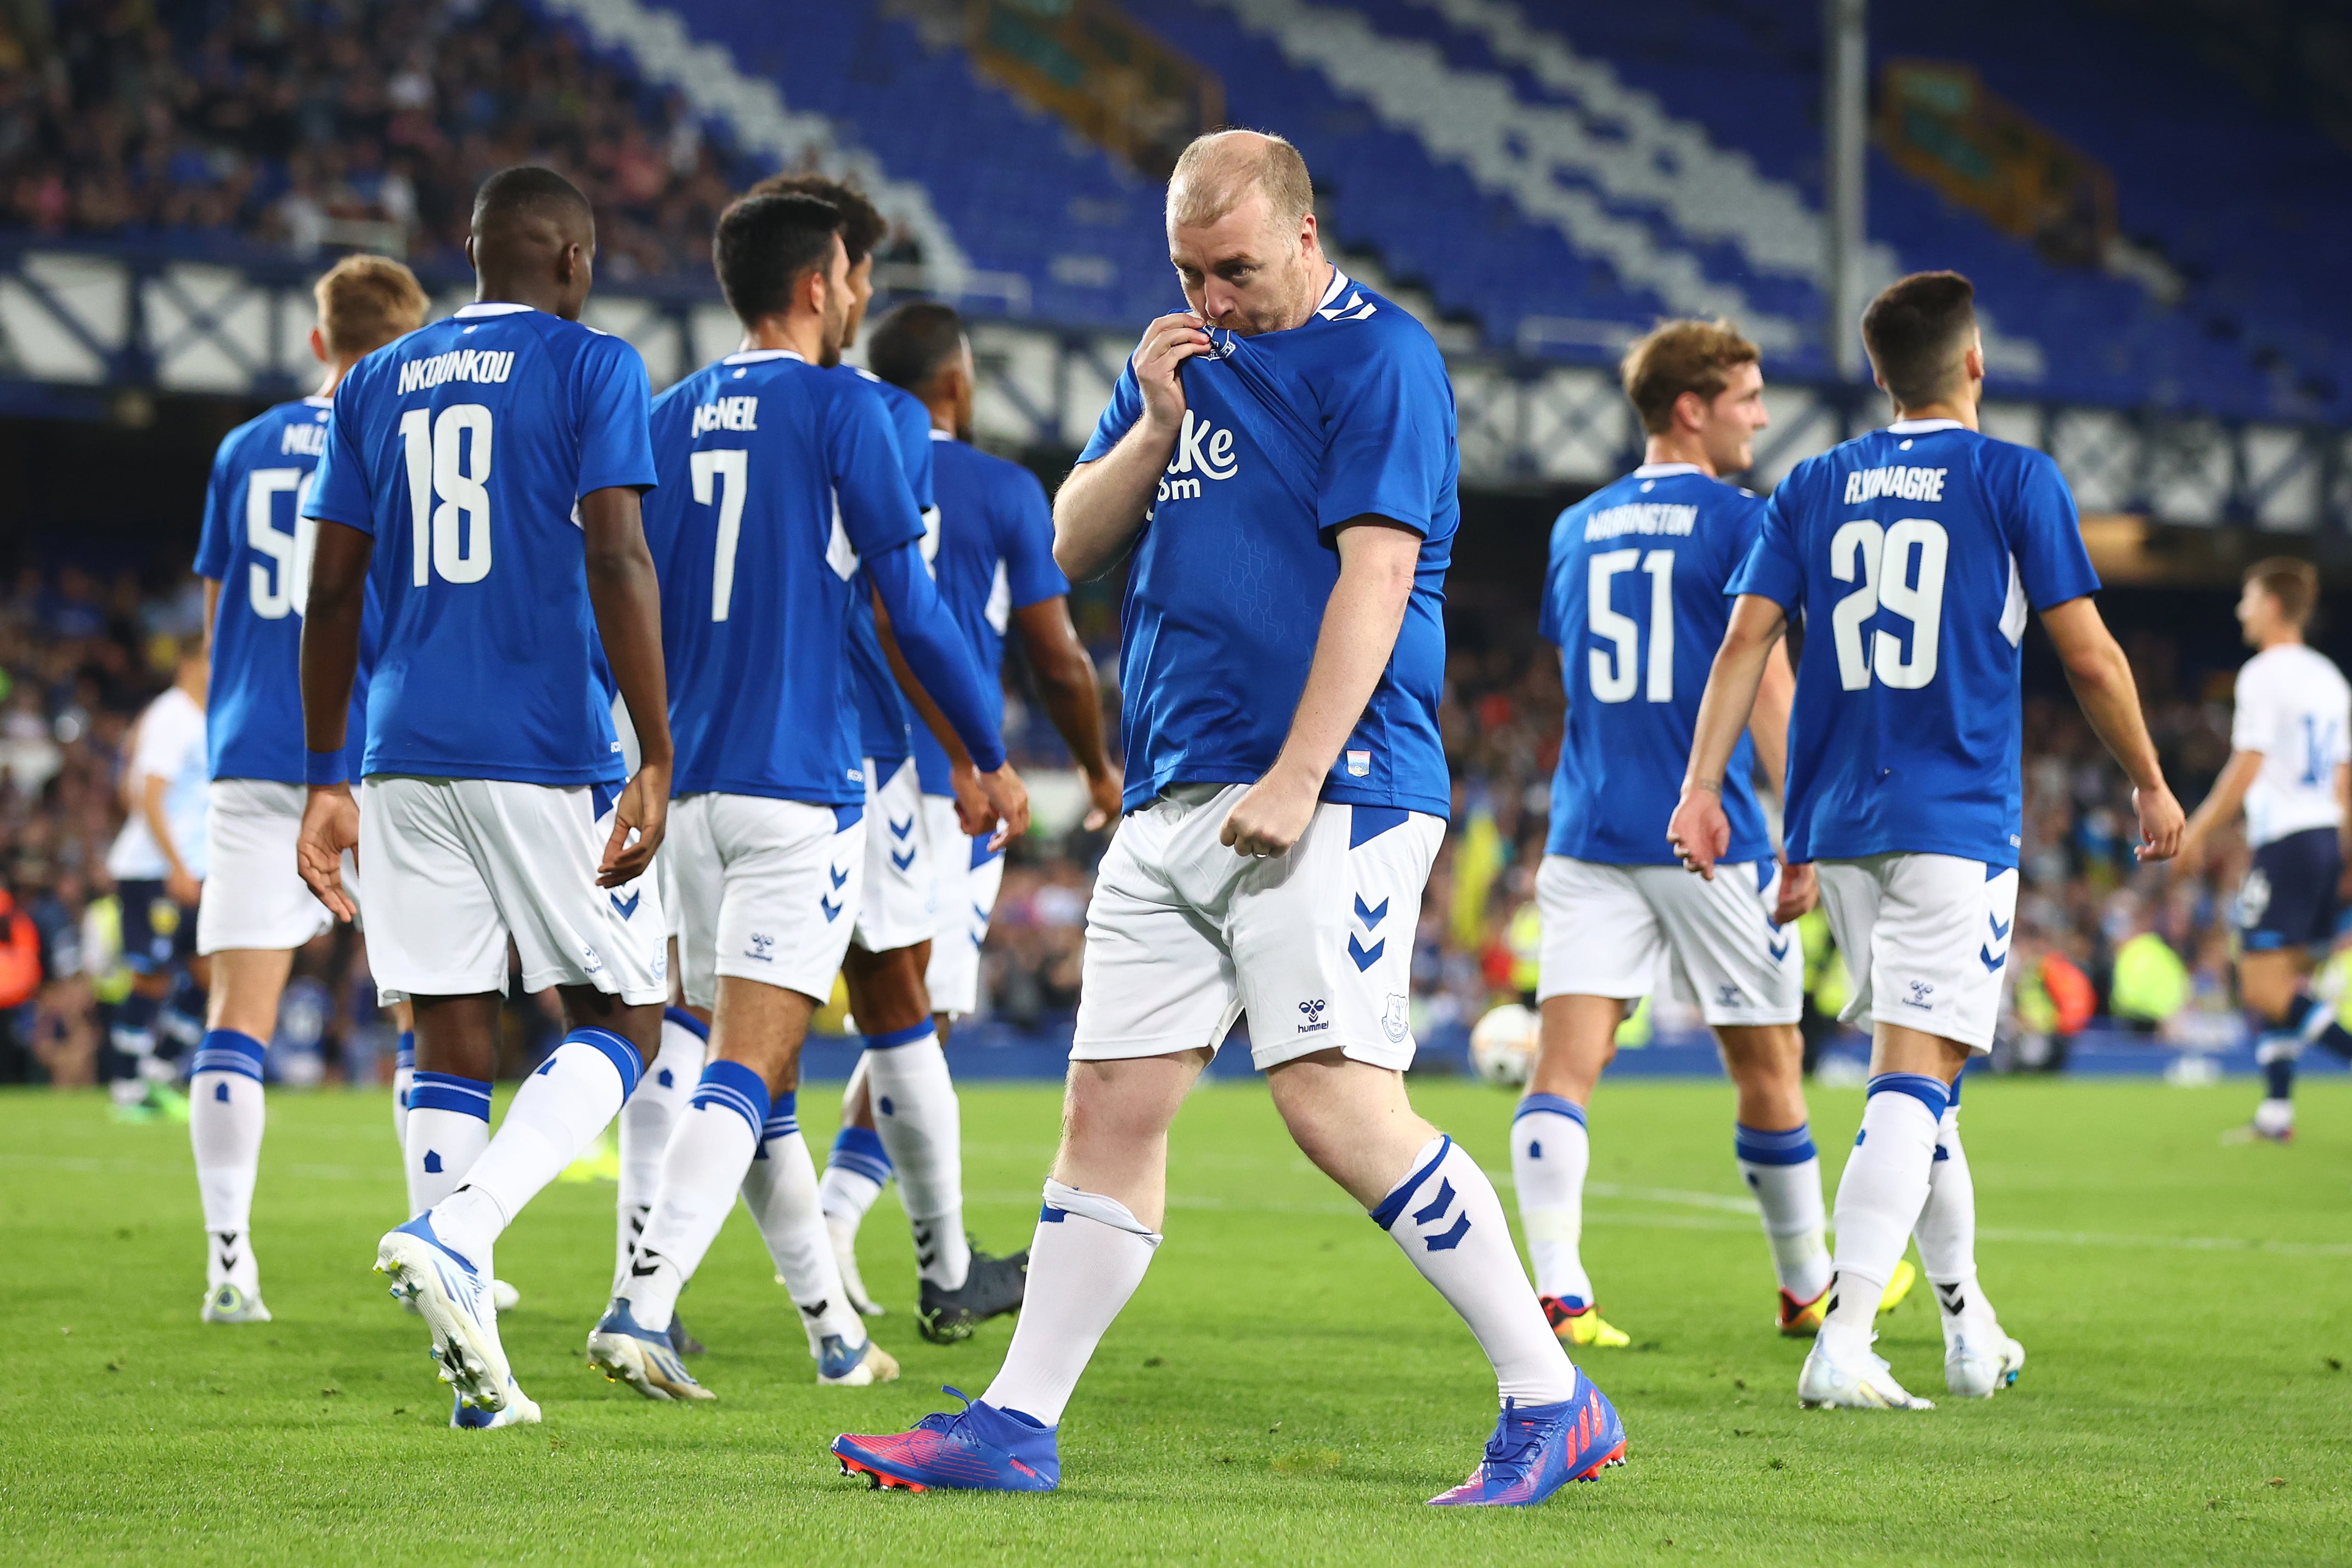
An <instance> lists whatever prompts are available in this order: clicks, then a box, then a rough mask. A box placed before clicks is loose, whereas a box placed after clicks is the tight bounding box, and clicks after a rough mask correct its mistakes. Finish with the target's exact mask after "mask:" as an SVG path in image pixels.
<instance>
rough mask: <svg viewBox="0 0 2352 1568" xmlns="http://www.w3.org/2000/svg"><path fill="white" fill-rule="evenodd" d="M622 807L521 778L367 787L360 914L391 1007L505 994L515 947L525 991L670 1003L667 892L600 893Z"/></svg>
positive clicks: (398, 780)
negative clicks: (599, 875) (563, 988)
mask: <svg viewBox="0 0 2352 1568" xmlns="http://www.w3.org/2000/svg"><path fill="white" fill-rule="evenodd" d="M617 795H618V790H617V788H616V787H614V786H604V787H603V788H592V787H591V786H589V785H586V784H575V785H570V786H565V785H559V784H519V783H516V782H514V781H512V780H509V779H428V778H411V777H407V776H404V775H385V774H378V775H374V776H372V777H370V778H369V779H367V780H366V781H365V782H364V783H363V784H362V785H361V786H360V864H361V865H362V866H364V867H366V868H367V880H366V881H365V883H364V884H362V891H361V895H360V908H361V910H362V913H363V914H364V915H365V917H366V920H367V932H368V967H369V968H370V969H372V970H373V971H374V973H375V979H376V986H377V989H378V991H379V992H380V994H382V996H383V1000H384V1001H386V1002H404V1001H406V1000H408V999H409V998H410V997H412V996H465V995H472V994H476V993H478V992H484V991H504V990H505V989H506V984H507V942H508V940H509V938H511V939H512V940H513V942H514V945H515V950H516V952H519V953H520V954H521V956H522V984H523V989H524V990H526V991H539V990H543V989H544V988H546V987H547V986H550V985H593V986H594V987H595V988H596V989H597V990H599V991H603V992H605V993H607V994H614V993H617V994H619V996H620V997H621V999H622V1000H623V1001H624V1002H627V1003H630V1004H632V1005H640V1004H644V1003H649V1002H664V1001H667V1000H668V998H669V975H668V961H669V955H668V952H667V944H666V943H665V942H664V940H663V938H664V935H665V928H664V924H663V921H662V909H661V890H660V886H659V883H660V879H659V878H657V877H655V876H653V875H651V874H647V875H646V876H642V877H639V878H638V879H636V880H635V881H634V882H628V883H625V884H624V885H622V886H620V887H618V888H600V887H598V886H597V885H596V865H597V862H598V861H599V860H600V859H602V858H603V857H604V841H605V839H606V838H607V837H609V836H610V835H611V833H612V830H613V816H612V802H613V800H614V798H616V797H617ZM600 805H601V806H602V807H603V809H602V810H601V811H600V810H599V809H598V807H599V806H600Z"/></svg>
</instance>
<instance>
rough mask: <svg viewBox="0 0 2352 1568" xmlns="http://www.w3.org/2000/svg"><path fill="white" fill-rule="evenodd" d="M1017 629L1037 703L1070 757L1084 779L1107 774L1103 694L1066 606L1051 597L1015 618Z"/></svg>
mask: <svg viewBox="0 0 2352 1568" xmlns="http://www.w3.org/2000/svg"><path fill="white" fill-rule="evenodd" d="M1013 617H1014V618H1015V619H1016V620H1018V621H1019V622H1020V624H1021V645H1022V647H1023V649H1024V651H1025V652H1026V653H1027V654H1028V655H1029V668H1030V669H1031V671H1032V672H1034V674H1035V676H1036V677H1037V699H1038V700H1039V701H1041V702H1043V703H1044V704H1045V716H1046V717H1047V718H1049V719H1051V720H1052V721H1053V723H1054V729H1055V732H1056V733H1058V734H1059V735H1060V736H1061V737H1062V743H1063V744H1064V745H1066V746H1067V747H1069V748H1070V756H1071V759H1072V760H1073V761H1075V762H1076V763H1077V764H1078V766H1079V767H1081V768H1083V769H1084V770H1085V771H1086V772H1087V773H1092V774H1096V775H1100V774H1102V773H1108V772H1109V771H1110V756H1109V753H1108V752H1105V751H1104V749H1103V724H1102V691H1101V689H1100V688H1099V687H1097V685H1096V684H1095V661H1094V658H1093V657H1092V656H1091V655H1089V654H1088V653H1087V645H1086V644H1084V643H1082V642H1080V641H1079V640H1078V628H1077V627H1076V626H1073V625H1072V624H1071V622H1070V611H1069V605H1068V601H1066V599H1063V598H1060V597H1055V598H1052V599H1048V600H1046V601H1045V602H1044V603H1042V604H1037V605H1027V606H1025V607H1024V608H1022V609H1019V610H1015V611H1014V612H1013Z"/></svg>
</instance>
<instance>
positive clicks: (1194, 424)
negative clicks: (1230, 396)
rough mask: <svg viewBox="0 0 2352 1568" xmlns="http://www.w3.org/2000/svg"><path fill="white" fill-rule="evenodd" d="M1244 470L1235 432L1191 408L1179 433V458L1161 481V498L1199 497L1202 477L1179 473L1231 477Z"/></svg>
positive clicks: (1177, 453)
mask: <svg viewBox="0 0 2352 1568" xmlns="http://www.w3.org/2000/svg"><path fill="white" fill-rule="evenodd" d="M1240 470H1241V459H1239V458H1235V457H1234V433H1233V432H1232V431H1231V430H1220V429H1218V428H1217V427H1216V426H1213V425H1212V424H1210V423H1209V422H1208V421H1207V420H1205V419H1202V418H1201V417H1200V416H1197V415H1195V414H1194V413H1193V412H1192V410H1191V409H1189V408H1187V409H1186V410H1184V427H1183V428H1182V429H1181V430H1180V431H1178V432H1177V436H1176V460H1175V461H1174V462H1171V463H1170V464H1169V465H1168V472H1167V474H1166V475H1165V476H1163V477H1162V478H1161V479H1160V500H1194V499H1196V498H1197V497H1199V495H1200V493H1201V479H1180V478H1178V477H1177V476H1179V475H1182V474H1199V475H1200V476H1201V478H1202V479H1232V478H1233V477H1234V474H1236V473H1238V472H1239V471H1240Z"/></svg>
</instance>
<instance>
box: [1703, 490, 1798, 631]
mask: <svg viewBox="0 0 2352 1568" xmlns="http://www.w3.org/2000/svg"><path fill="white" fill-rule="evenodd" d="M1795 479H1796V476H1795V475H1793V474H1792V475H1790V477H1789V478H1788V479H1783V480H1781V481H1780V488H1779V489H1775V490H1774V491H1773V492H1772V499H1771V500H1769V501H1766V502H1765V503H1764V515H1763V519H1762V521H1761V523H1760V525H1759V527H1758V529H1757V531H1756V541H1755V542H1754V543H1752V544H1750V545H1749V546H1748V554H1747V557H1746V558H1745V559H1744V560H1742V561H1741V562H1740V563H1739V565H1738V568H1737V569H1736V570H1735V571H1733V573H1732V574H1731V580H1730V581H1729V582H1728V583H1726V584H1724V585H1723V591H1724V592H1725V593H1726V594H1727V595H1732V596H1734V597H1737V596H1738V595H1742V594H1753V595H1756V596H1757V597H1759V598H1763V599H1769V600H1771V601H1772V602H1773V603H1774V604H1776V605H1780V608H1781V609H1782V610H1783V611H1785V612H1787V613H1788V614H1790V615H1794V614H1796V611H1797V605H1798V602H1799V601H1800V600H1801V599H1802V598H1803V597H1804V596H1805V571H1804V562H1803V558H1802V557H1801V555H1800V554H1799V553H1798V551H1797V525H1796V523H1795V522H1794V521H1792V520H1791V519H1790V515H1789V513H1790V510H1791V508H1792V507H1793V506H1795V505H1796V504H1797V502H1798V499H1799V498H1797V497H1796V496H1794V495H1793V494H1792V493H1791V492H1792V491H1793V490H1794V489H1796V488H1797V487H1796V484H1795V482H1794V481H1795Z"/></svg>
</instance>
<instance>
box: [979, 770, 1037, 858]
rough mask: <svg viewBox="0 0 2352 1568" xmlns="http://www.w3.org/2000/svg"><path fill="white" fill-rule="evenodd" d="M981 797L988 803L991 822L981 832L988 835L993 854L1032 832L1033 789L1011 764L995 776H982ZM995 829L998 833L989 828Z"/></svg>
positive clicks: (983, 826) (983, 774) (994, 774)
mask: <svg viewBox="0 0 2352 1568" xmlns="http://www.w3.org/2000/svg"><path fill="white" fill-rule="evenodd" d="M980 790H981V794H982V795H984V796H986V797H987V800H988V821H987V822H986V823H983V824H982V826H981V831H982V832H983V833H988V847H989V849H990V850H991V851H992V852H993V851H995V850H998V849H1002V848H1003V847H1005V846H1006V845H1007V844H1010V843H1012V842H1013V840H1014V839H1016V838H1018V837H1021V836H1022V835H1023V834H1024V833H1026V832H1028V831H1029V786H1028V785H1027V784H1023V783H1022V782H1021V775H1020V774H1019V773H1014V772H1013V764H1012V763H1010V762H1007V763H1005V764H1004V765H1003V767H1001V768H999V769H997V770H996V771H995V772H994V773H982V774H981V775H980ZM990 826H993V827H994V829H995V831H994V832H992V833H991V832H989V828H990Z"/></svg>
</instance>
